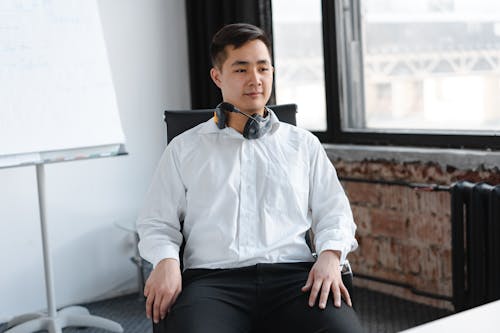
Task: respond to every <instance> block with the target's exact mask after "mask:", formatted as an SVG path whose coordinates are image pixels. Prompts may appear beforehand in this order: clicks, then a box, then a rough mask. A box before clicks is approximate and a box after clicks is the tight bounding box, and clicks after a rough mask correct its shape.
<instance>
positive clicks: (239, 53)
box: [138, 24, 361, 333]
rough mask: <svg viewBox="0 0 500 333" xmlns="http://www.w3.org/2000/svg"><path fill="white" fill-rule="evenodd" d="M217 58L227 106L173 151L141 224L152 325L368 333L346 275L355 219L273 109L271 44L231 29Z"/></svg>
mask: <svg viewBox="0 0 500 333" xmlns="http://www.w3.org/2000/svg"><path fill="white" fill-rule="evenodd" d="M211 56H212V63H213V68H212V69H211V71H210V75H211V77H212V80H213V81H214V83H215V84H216V85H217V87H219V88H220V89H221V92H222V97H223V100H224V103H222V104H221V105H219V107H218V108H217V109H216V113H215V117H214V118H213V119H211V120H209V121H207V122H205V123H203V124H200V125H198V126H197V127H195V128H193V129H191V130H188V131H186V132H185V133H183V134H181V135H179V136H177V137H176V138H175V139H174V140H172V142H171V143H170V144H169V145H168V146H167V148H166V149H165V152H164V154H163V156H162V157H161V160H160V163H159V166H158V169H157V171H156V173H155V176H154V178H153V183H152V185H151V188H150V190H149V194H148V197H147V200H146V205H145V207H144V209H143V211H142V213H141V215H140V216H139V219H138V231H139V235H140V239H141V240H140V243H139V248H140V251H141V255H142V256H143V257H144V258H145V259H146V260H148V261H150V262H152V263H153V265H154V267H155V268H154V270H153V271H152V272H151V275H150V277H149V279H148V280H147V282H146V287H145V289H144V295H145V296H146V297H147V300H146V314H147V316H148V317H152V318H153V321H154V322H156V323H157V322H158V321H159V320H161V319H164V320H166V323H165V325H166V327H167V331H168V332H187V333H191V332H218V333H221V332H228V333H229V332H249V331H251V330H253V331H254V332H301V333H302V332H334V331H335V332H358V331H361V326H360V324H359V321H358V319H357V317H356V314H355V313H354V311H353V309H352V307H351V300H350V297H349V293H348V291H347V289H346V287H345V286H344V285H343V283H342V279H341V274H340V265H341V263H343V262H344V260H345V257H346V255H347V253H348V252H349V251H352V250H354V249H355V248H356V247H357V243H356V240H355V238H354V232H355V229H356V226H355V224H354V222H353V219H352V212H351V209H350V206H349V203H348V200H347V198H346V196H345V194H344V191H343V189H342V187H341V185H340V183H339V181H338V179H337V175H336V172H335V169H334V168H333V166H332V164H331V163H330V161H329V160H328V158H327V156H326V153H325V151H324V149H323V148H322V146H321V144H320V143H319V141H318V140H317V138H316V137H315V136H313V135H312V134H311V133H310V132H308V131H305V130H303V129H300V128H297V127H295V126H291V125H288V124H285V123H280V122H279V120H278V119H277V117H276V115H275V114H274V113H273V112H272V111H271V110H270V109H267V108H266V107H265V105H266V103H267V101H268V99H269V96H270V94H271V89H272V81H273V70H274V69H273V66H272V63H271V54H270V42H269V40H268V39H267V37H266V36H265V34H264V33H263V31H262V30H261V29H259V28H257V27H255V26H252V25H249V24H231V25H227V26H225V27H224V28H222V29H221V30H220V31H219V32H218V33H217V34H216V35H215V36H214V38H213V41H212V46H211ZM180 221H184V225H183V229H182V232H181V227H180ZM309 228H312V230H313V232H314V235H315V237H314V243H315V248H316V251H317V253H318V258H317V260H316V261H314V257H313V256H312V254H311V251H310V249H309V247H308V246H307V244H306V241H305V234H306V232H307V231H308V230H309ZM183 239H184V240H185V250H184V257H183V259H184V260H183V264H184V272H183V273H182V274H181V271H180V263H179V248H180V245H181V243H182V240H183Z"/></svg>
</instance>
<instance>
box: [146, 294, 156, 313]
mask: <svg viewBox="0 0 500 333" xmlns="http://www.w3.org/2000/svg"><path fill="white" fill-rule="evenodd" d="M146 297H147V298H146V316H147V317H148V318H149V319H151V317H152V309H153V302H154V300H155V298H154V295H153V294H150V295H147V296H146Z"/></svg>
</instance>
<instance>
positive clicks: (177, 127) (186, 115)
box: [164, 104, 297, 143]
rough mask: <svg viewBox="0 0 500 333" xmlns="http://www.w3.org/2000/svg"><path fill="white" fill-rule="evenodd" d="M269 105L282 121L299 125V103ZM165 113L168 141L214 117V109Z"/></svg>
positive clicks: (168, 111)
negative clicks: (297, 115) (297, 118)
mask: <svg viewBox="0 0 500 333" xmlns="http://www.w3.org/2000/svg"><path fill="white" fill-rule="evenodd" d="M268 107H269V108H270V109H271V110H273V111H274V113H276V116H278V119H279V120H280V121H282V122H285V123H288V124H292V125H297V120H296V113H297V104H281V105H270V106H268ZM164 115H165V118H164V120H165V124H166V125H167V143H168V142H170V141H171V140H172V139H173V138H175V137H176V136H177V135H179V134H181V133H182V132H184V131H186V130H188V129H190V128H193V127H195V126H196V125H198V124H201V123H202V122H204V121H207V120H208V119H210V118H212V117H213V115H214V110H213V109H198V110H167V111H165V113H164Z"/></svg>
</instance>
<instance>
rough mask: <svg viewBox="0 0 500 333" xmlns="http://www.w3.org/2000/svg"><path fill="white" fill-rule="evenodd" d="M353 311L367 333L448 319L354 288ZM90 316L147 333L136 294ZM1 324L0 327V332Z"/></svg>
mask: <svg viewBox="0 0 500 333" xmlns="http://www.w3.org/2000/svg"><path fill="white" fill-rule="evenodd" d="M354 293H355V301H356V303H355V307H356V311H357V313H358V315H359V317H360V319H361V322H362V323H363V326H364V328H365V330H366V332H367V333H375V332H381V333H390V332H399V331H401V330H404V329H407V328H410V327H414V326H417V325H419V324H423V323H426V322H428V321H431V320H434V319H437V318H441V317H444V316H446V315H449V314H450V312H449V311H446V310H441V309H436V308H433V307H430V306H425V305H421V304H417V303H412V302H409V301H405V300H402V299H400V298H397V297H393V296H388V295H385V294H381V293H378V292H374V291H370V290H366V289H360V288H355V290H354ZM84 306H86V307H87V308H88V309H89V311H90V313H91V314H95V315H99V316H103V317H106V318H109V319H112V320H114V321H117V322H119V323H120V324H121V325H122V326H123V328H124V330H125V332H126V333H151V332H152V329H151V324H150V321H149V320H147V319H146V317H145V315H144V302H143V301H142V300H139V299H138V295H137V294H133V295H128V296H123V297H119V298H115V299H111V300H106V301H101V302H96V303H91V304H84ZM4 330H5V324H0V332H3V331H4ZM105 332H107V331H104V330H100V329H91V328H85V329H77V328H67V329H64V333H105Z"/></svg>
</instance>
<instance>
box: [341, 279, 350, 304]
mask: <svg viewBox="0 0 500 333" xmlns="http://www.w3.org/2000/svg"><path fill="white" fill-rule="evenodd" d="M340 292H341V293H342V296H344V299H345V302H346V303H347V305H349V306H351V307H352V302H351V295H349V290H347V288H346V286H345V285H344V284H341V285H340Z"/></svg>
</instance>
